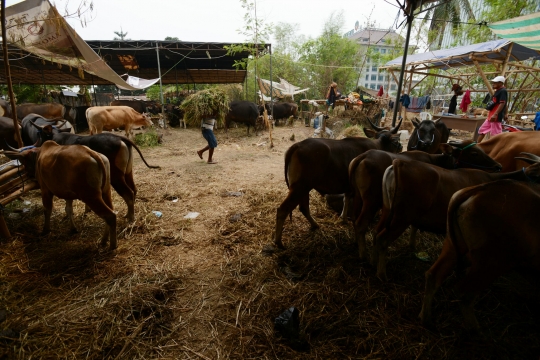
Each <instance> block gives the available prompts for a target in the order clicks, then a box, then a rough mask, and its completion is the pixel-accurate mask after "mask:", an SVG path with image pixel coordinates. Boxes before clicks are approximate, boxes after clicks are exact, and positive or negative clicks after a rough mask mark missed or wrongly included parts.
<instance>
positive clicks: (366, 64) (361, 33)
mask: <svg viewBox="0 0 540 360" xmlns="http://www.w3.org/2000/svg"><path fill="white" fill-rule="evenodd" d="M355 29H356V30H351V31H349V32H347V33H346V34H344V37H347V38H349V39H351V40H356V41H357V42H358V43H359V44H360V46H361V47H362V48H364V49H365V52H363V53H367V52H368V51H370V52H371V53H379V54H381V56H384V55H386V54H390V53H391V52H392V51H393V50H394V49H395V44H396V42H400V43H403V41H404V40H403V38H402V37H401V36H400V35H399V34H397V33H396V32H395V30H392V29H377V28H364V29H359V28H358V21H357V22H356V25H355ZM361 60H362V61H361V65H362V73H361V75H360V78H359V81H358V84H357V85H359V86H363V87H365V88H368V89H372V90H378V89H379V88H380V87H381V86H382V87H383V88H384V91H385V93H390V94H392V92H394V93H395V91H396V90H397V84H396V82H395V81H394V79H393V78H391V77H390V75H389V74H388V73H387V72H379V66H381V65H384V63H385V61H383V60H380V61H376V60H374V59H370V58H369V57H365V58H363V59H361Z"/></svg>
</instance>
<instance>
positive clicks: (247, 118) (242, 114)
mask: <svg viewBox="0 0 540 360" xmlns="http://www.w3.org/2000/svg"><path fill="white" fill-rule="evenodd" d="M258 117H259V110H258V108H257V105H256V104H255V103H252V102H251V101H243V100H242V101H231V102H230V103H229V111H228V112H227V114H226V115H225V132H227V131H228V129H229V127H230V125H231V122H233V121H234V122H235V123H240V124H246V125H247V133H248V135H249V127H250V126H253V128H254V129H255V135H257V126H256V125H257V118H258Z"/></svg>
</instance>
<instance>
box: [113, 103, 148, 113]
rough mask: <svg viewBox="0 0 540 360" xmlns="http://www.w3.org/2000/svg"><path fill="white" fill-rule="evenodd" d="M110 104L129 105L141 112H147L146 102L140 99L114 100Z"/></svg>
mask: <svg viewBox="0 0 540 360" xmlns="http://www.w3.org/2000/svg"><path fill="white" fill-rule="evenodd" d="M110 106H129V107H130V108H132V109H133V110H135V111H137V112H138V113H140V114H142V113H143V112H146V105H145V103H144V102H142V101H138V100H114V101H111V103H110Z"/></svg>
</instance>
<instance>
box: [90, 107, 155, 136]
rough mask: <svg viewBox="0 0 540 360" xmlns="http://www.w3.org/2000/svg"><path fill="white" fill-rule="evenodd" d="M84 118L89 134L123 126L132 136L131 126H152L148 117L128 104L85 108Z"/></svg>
mask: <svg viewBox="0 0 540 360" xmlns="http://www.w3.org/2000/svg"><path fill="white" fill-rule="evenodd" d="M86 119H87V120H88V127H89V128H90V135H93V134H99V133H101V132H103V130H106V131H110V130H113V129H117V128H120V127H123V128H124V130H125V132H126V136H127V137H128V138H129V137H130V135H131V136H133V133H132V128H133V127H137V126H152V121H151V120H150V118H149V117H147V116H146V115H145V114H139V113H138V112H137V111H135V110H133V109H132V108H130V107H129V106H92V107H89V108H88V109H87V110H86Z"/></svg>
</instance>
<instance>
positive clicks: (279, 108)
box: [259, 103, 298, 122]
mask: <svg viewBox="0 0 540 360" xmlns="http://www.w3.org/2000/svg"><path fill="white" fill-rule="evenodd" d="M264 106H265V108H266V112H267V113H268V115H272V119H274V120H275V121H276V122H277V121H278V120H280V119H288V118H289V117H291V116H293V117H294V118H295V119H296V118H298V105H297V104H295V103H274V105H273V106H272V104H269V103H266V104H264ZM263 110H264V108H263V107H262V106H259V114H260V115H262V113H263Z"/></svg>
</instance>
